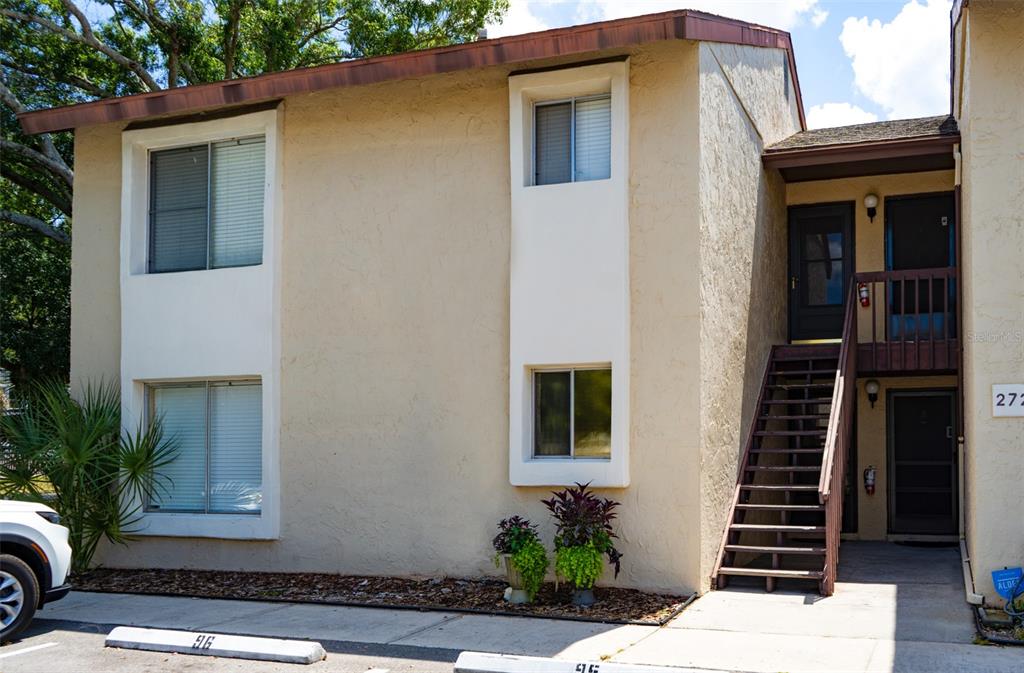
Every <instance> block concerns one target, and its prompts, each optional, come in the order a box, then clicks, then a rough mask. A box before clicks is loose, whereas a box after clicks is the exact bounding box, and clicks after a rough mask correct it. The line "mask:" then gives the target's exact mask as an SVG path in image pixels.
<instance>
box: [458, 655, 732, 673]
mask: <svg viewBox="0 0 1024 673" xmlns="http://www.w3.org/2000/svg"><path fill="white" fill-rule="evenodd" d="M696 670H697V669H693V668H679V667H676V666H647V665H643V664H620V663H616V662H611V661H573V660H571V659H550V658H546V657H521V656H516V655H512V654H491V653H488V652H463V653H462V654H460V655H459V658H458V660H457V661H456V662H455V673H686V672H687V671H691V672H692V671H696ZM700 672H701V673H725V672H724V671H722V672H716V671H712V670H709V669H706V668H704V669H700Z"/></svg>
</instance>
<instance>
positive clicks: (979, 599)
mask: <svg viewBox="0 0 1024 673" xmlns="http://www.w3.org/2000/svg"><path fill="white" fill-rule="evenodd" d="M953 161H954V165H955V178H954V182H955V183H956V187H955V192H954V196H955V199H956V229H954V232H955V236H956V262H957V270H958V271H957V283H956V291H957V306H959V307H960V310H961V311H963V306H964V303H963V292H964V284H963V277H962V275H961V273H960V271H959V270H960V269H962V268H963V263H964V259H963V253H962V251H963V245H962V244H961V239H962V238H963V233H962V232H963V230H964V226H963V221H964V220H963V198H962V194H961V179H962V177H963V173H962V165H961V164H962V162H963V155H962V154H961V152H960V144H959V143H958V144H956V145H955V146H954V147H953ZM963 326H964V321H963V316H962V315H961V316H960V320H958V321H957V331H958V334H957V336H958V339H959V342H960V343H959V348H958V350H959V352H958V353H957V357H958V362H957V388H958V390H957V403H958V406H959V409H958V410H957V411H958V412H959V416H960V432H959V433H957V434H958V436H957V441H956V450H957V460H958V461H959V463H960V484H959V488H957V489H956V490H957V501H958V502H957V504H958V507H957V509H958V510H959V517H958V518H959V527H960V565H961V567H962V569H963V574H964V599H965V600H966V601H967V604H968V605H984V603H985V597H984V596H983V595H982V594H979V593H977V592H975V591H974V573H973V572H972V571H971V557H970V555H969V554H968V553H967V515H966V513H965V512H964V504H965V502H966V499H965V497H964V486H965V484H967V464H966V462H965V461H964V444H965V441H964V436H965V435H966V432H965V430H964V426H965V425H966V422H967V419H966V418H964V416H965V414H964V335H963Z"/></svg>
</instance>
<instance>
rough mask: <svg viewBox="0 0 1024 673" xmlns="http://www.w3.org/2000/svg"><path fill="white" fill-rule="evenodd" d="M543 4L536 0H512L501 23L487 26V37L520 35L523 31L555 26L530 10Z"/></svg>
mask: <svg viewBox="0 0 1024 673" xmlns="http://www.w3.org/2000/svg"><path fill="white" fill-rule="evenodd" d="M543 4H544V3H541V2H536V1H535V0H531V1H527V0H511V2H509V7H508V12H507V13H506V14H505V18H504V20H503V21H502V22H501V23H500V24H494V25H488V26H487V37H504V36H505V35H519V34H521V33H533V32H536V31H538V30H547V29H548V28H553V27H554V26H549V25H547V23H545V22H544V21H543V20H542V19H540V18H539V17H538V16H537V15H536V14H534V13H533V12H532V11H530V10H531V9H532V8H535V7H537V6H540V5H543Z"/></svg>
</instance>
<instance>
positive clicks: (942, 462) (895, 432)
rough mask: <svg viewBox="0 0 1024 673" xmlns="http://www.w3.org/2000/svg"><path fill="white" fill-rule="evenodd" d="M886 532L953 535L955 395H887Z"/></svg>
mask: <svg viewBox="0 0 1024 673" xmlns="http://www.w3.org/2000/svg"><path fill="white" fill-rule="evenodd" d="M888 408H889V419H888V421H889V423H888V424H889V532H890V533H896V534H916V535H954V534H956V533H957V461H956V432H957V431H956V417H955V412H954V409H955V394H954V391H952V390H930V391H893V392H891V393H890V394H889V404H888Z"/></svg>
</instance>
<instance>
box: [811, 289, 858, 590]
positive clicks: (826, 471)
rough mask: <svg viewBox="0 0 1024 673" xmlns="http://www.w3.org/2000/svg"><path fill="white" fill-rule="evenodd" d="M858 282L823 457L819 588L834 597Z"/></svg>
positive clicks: (852, 398)
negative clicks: (822, 545)
mask: <svg viewBox="0 0 1024 673" xmlns="http://www.w3.org/2000/svg"><path fill="white" fill-rule="evenodd" d="M856 293H857V285H856V284H855V283H851V285H850V294H849V296H848V297H847V299H846V316H845V317H844V319H843V341H842V345H841V346H840V348H839V369H838V370H837V371H836V383H835V388H834V389H833V391H832V410H831V413H830V414H829V417H828V431H827V434H826V435H825V453H824V455H823V456H822V458H821V476H820V479H819V480H818V501H819V502H820V503H821V504H822V506H824V507H825V569H824V573H825V574H824V576H823V577H822V578H821V584H820V587H819V591H820V593H821V595H822V596H831V595H832V593H833V592H834V591H835V586H836V575H837V574H838V571H839V537H840V535H841V534H842V532H843V495H844V491H845V488H846V466H847V456H848V455H849V451H850V440H851V437H852V434H853V433H852V430H853V423H854V420H855V415H856V409H855V404H856V399H857V294H856Z"/></svg>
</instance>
